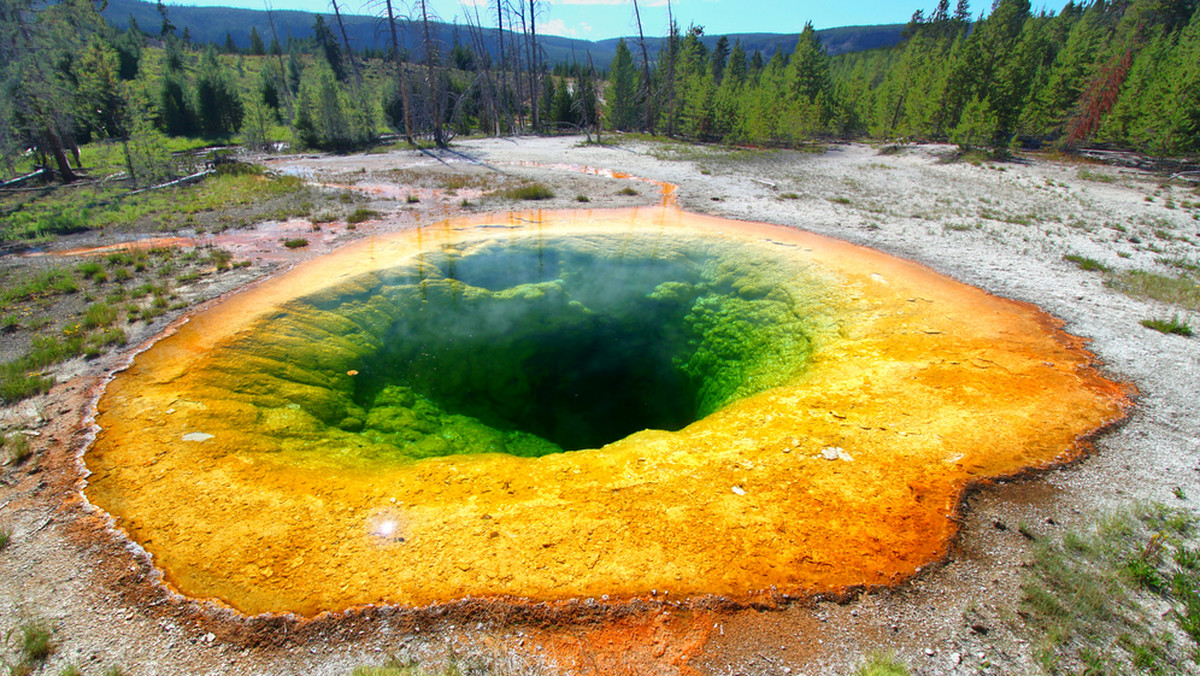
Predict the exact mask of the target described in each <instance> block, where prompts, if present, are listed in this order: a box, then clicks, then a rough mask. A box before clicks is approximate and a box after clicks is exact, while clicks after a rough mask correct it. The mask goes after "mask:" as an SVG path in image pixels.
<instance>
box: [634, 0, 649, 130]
mask: <svg viewBox="0 0 1200 676" xmlns="http://www.w3.org/2000/svg"><path fill="white" fill-rule="evenodd" d="M633 15H634V16H635V17H636V18H637V25H638V44H639V45H641V47H642V86H641V87H640V89H641V92H640V94H641V96H642V100H643V101H645V102H646V119H645V124H644V125H643V127H644V128H645V130H646V133H647V134H653V133H654V101H653V98H652V97H651V96H650V56H649V55H648V54H647V53H646V36H645V34H643V33H642V12H641V10H640V9H638V3H637V0H633Z"/></svg>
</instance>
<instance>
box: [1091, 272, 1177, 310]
mask: <svg viewBox="0 0 1200 676" xmlns="http://www.w3.org/2000/svg"><path fill="white" fill-rule="evenodd" d="M1108 283H1109V286H1111V287H1113V288H1114V289H1116V290H1118V291H1120V292H1121V293H1124V294H1126V295H1129V296H1134V297H1137V298H1150V299H1152V300H1157V301H1162V302H1164V303H1170V304H1172V305H1178V306H1179V307H1181V308H1184V309H1186V310H1192V311H1196V312H1200V284H1197V283H1196V280H1195V279H1193V278H1191V277H1189V276H1186V275H1183V276H1179V277H1172V276H1168V275H1160V274H1158V273H1154V272H1145V271H1143V270H1131V271H1128V272H1121V273H1117V274H1114V275H1112V276H1111V277H1110V278H1109V280H1108Z"/></svg>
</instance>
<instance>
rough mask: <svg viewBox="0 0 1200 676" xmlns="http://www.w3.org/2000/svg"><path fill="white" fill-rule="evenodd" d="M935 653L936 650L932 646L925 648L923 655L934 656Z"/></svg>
mask: <svg viewBox="0 0 1200 676" xmlns="http://www.w3.org/2000/svg"><path fill="white" fill-rule="evenodd" d="M936 654H937V651H936V650H934V649H933V648H926V649H925V655H927V656H928V657H933V656H934V655H936Z"/></svg>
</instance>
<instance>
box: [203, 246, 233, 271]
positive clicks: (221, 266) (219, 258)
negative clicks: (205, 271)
mask: <svg viewBox="0 0 1200 676" xmlns="http://www.w3.org/2000/svg"><path fill="white" fill-rule="evenodd" d="M208 260H209V262H210V263H212V264H213V267H215V268H216V269H217V270H221V271H224V270H228V269H229V268H230V262H231V261H232V260H233V254H232V253H230V252H228V251H226V250H224V249H213V250H212V253H210V254H209V255H208Z"/></svg>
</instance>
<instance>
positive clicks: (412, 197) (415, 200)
mask: <svg viewBox="0 0 1200 676" xmlns="http://www.w3.org/2000/svg"><path fill="white" fill-rule="evenodd" d="M404 201H405V202H407V203H408V204H416V203H418V202H420V201H421V198H420V197H417V196H416V195H414V194H412V193H411V192H410V193H408V194H407V195H405V196H404Z"/></svg>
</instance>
